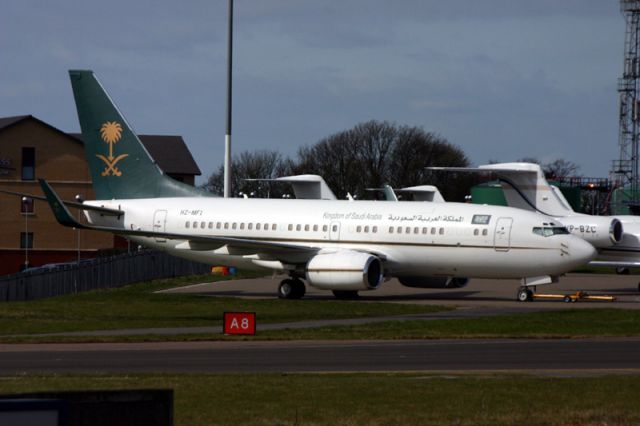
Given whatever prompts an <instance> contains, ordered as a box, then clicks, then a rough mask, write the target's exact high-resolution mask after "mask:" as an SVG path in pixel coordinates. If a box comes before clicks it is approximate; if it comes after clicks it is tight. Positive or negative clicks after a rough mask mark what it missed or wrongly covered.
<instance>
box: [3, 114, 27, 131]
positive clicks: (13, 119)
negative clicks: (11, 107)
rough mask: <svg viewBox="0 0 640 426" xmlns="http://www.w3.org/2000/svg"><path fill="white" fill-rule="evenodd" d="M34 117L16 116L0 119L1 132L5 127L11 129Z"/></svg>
mask: <svg viewBox="0 0 640 426" xmlns="http://www.w3.org/2000/svg"><path fill="white" fill-rule="evenodd" d="M29 117H32V116H31V115H16V116H15V117H0V130H1V129H4V128H5V127H9V126H11V125H12V124H15V123H17V122H19V121H22V120H24V119H25V118H29Z"/></svg>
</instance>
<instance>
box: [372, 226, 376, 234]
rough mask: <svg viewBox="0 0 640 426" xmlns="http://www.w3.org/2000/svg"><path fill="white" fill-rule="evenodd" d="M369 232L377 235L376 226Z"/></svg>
mask: <svg viewBox="0 0 640 426" xmlns="http://www.w3.org/2000/svg"><path fill="white" fill-rule="evenodd" d="M371 232H373V233H374V234H377V233H378V227H377V226H374V227H373V228H372V229H371Z"/></svg>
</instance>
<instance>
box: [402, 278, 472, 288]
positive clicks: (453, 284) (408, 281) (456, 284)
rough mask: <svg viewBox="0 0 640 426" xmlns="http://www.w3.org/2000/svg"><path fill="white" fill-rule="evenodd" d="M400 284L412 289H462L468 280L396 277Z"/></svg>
mask: <svg viewBox="0 0 640 426" xmlns="http://www.w3.org/2000/svg"><path fill="white" fill-rule="evenodd" d="M398 280H399V281H400V284H402V285H403V286H405V287H414V288H462V287H466V286H467V284H468V283H469V278H452V277H398Z"/></svg>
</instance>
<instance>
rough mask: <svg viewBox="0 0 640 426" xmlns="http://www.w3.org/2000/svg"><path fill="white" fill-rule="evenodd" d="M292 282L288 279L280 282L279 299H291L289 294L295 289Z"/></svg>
mask: <svg viewBox="0 0 640 426" xmlns="http://www.w3.org/2000/svg"><path fill="white" fill-rule="evenodd" d="M293 283H294V281H293V280H289V279H286V280H282V281H281V282H280V286H279V287H278V297H279V298H280V299H292V297H291V296H292V295H293V293H294V291H295V290H294V287H295V285H294V284H293Z"/></svg>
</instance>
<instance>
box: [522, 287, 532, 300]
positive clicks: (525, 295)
mask: <svg viewBox="0 0 640 426" xmlns="http://www.w3.org/2000/svg"><path fill="white" fill-rule="evenodd" d="M532 300H533V292H532V291H531V290H529V289H528V288H526V287H520V289H519V290H518V301H520V302H530V301H532Z"/></svg>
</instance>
